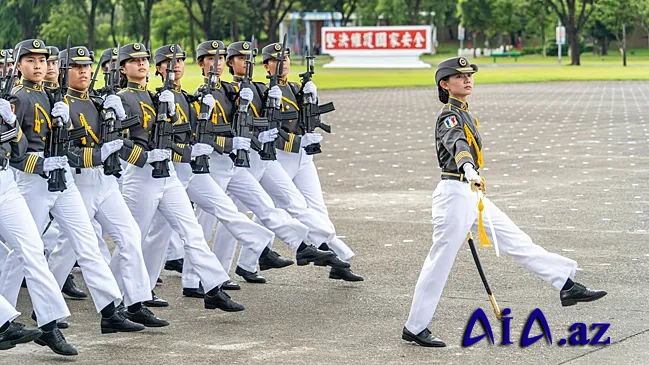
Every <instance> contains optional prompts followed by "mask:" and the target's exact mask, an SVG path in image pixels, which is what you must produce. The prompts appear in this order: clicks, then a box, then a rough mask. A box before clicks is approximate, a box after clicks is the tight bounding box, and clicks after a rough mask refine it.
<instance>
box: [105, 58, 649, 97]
mask: <svg viewBox="0 0 649 365" xmlns="http://www.w3.org/2000/svg"><path fill="white" fill-rule="evenodd" d="M452 56H453V55H452V54H450V53H445V54H440V55H434V56H422V60H423V61H425V62H427V63H430V64H431V65H432V67H431V68H430V69H415V70H413V69H394V70H380V69H327V68H323V67H322V65H323V64H325V63H327V62H328V61H329V60H328V58H327V56H320V57H319V58H318V59H316V65H317V66H316V74H315V75H314V77H313V79H314V81H315V82H316V84H317V85H318V88H319V89H320V90H331V89H353V88H377V87H416V86H431V85H434V83H435V81H434V77H435V67H436V65H437V64H438V63H439V62H440V61H442V60H444V59H446V58H449V57H452ZM472 62H475V63H477V64H478V65H479V66H480V71H479V72H478V73H477V74H476V76H475V78H476V83H482V84H494V83H521V82H545V81H602V80H649V50H631V51H629V55H628V60H627V64H628V66H627V67H623V66H622V59H621V57H620V55H619V53H618V52H614V51H612V52H610V55H608V56H604V57H602V56H599V57H598V56H594V55H592V54H583V55H582V58H581V63H582V66H568V65H567V64H568V63H570V59H569V58H567V57H564V58H563V65H558V64H557V58H556V57H542V56H538V55H528V56H523V57H520V58H519V59H518V61H515V60H514V59H513V58H498V59H497V61H496V63H495V64H494V62H493V59H492V58H488V57H482V58H477V59H472ZM185 67H186V70H185V77H184V78H183V88H184V89H185V90H187V91H190V92H192V91H194V89H196V87H197V86H198V85H199V84H201V83H202V76H201V73H200V72H201V71H200V69H199V68H198V66H197V65H195V64H193V63H192V62H191V61H189V60H188V62H187V63H186V66H185ZM303 70H304V66H303V65H302V61H301V60H300V59H292V66H291V76H289V79H290V80H293V81H299V78H298V76H297V75H298V74H299V73H300V72H303ZM225 72H226V73H227V70H226V71H225ZM153 73H154V71H152V72H151V75H153ZM223 79H224V80H226V81H227V80H231V76H230V75H229V74H226V75H224V76H223ZM254 79H255V80H257V81H264V80H265V71H264V69H263V67H262V66H261V64H258V65H257V66H256V67H255V75H254ZM98 83H99V82H98ZM160 85H161V82H160V78H153V77H152V79H151V82H150V87H151V88H154V87H159V86H160Z"/></svg>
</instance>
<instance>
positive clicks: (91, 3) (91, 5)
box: [74, 0, 111, 50]
mask: <svg viewBox="0 0 649 365" xmlns="http://www.w3.org/2000/svg"><path fill="white" fill-rule="evenodd" d="M74 4H75V5H76V6H77V7H78V8H79V9H81V10H82V11H83V14H84V15H85V17H86V19H87V21H88V25H87V28H86V30H87V31H88V49H93V50H94V49H95V20H96V17H97V10H101V11H110V6H111V3H110V2H106V1H100V0H74Z"/></svg>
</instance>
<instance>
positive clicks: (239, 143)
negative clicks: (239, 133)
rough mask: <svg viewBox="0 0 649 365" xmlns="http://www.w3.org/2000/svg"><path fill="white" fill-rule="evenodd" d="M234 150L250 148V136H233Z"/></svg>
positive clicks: (247, 149)
mask: <svg viewBox="0 0 649 365" xmlns="http://www.w3.org/2000/svg"><path fill="white" fill-rule="evenodd" d="M232 150H233V151H235V150H245V151H249V150H250V138H245V137H234V138H232Z"/></svg>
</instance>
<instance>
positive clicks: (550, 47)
mask: <svg viewBox="0 0 649 365" xmlns="http://www.w3.org/2000/svg"><path fill="white" fill-rule="evenodd" d="M546 44H547V47H546V50H545V52H546V54H547V55H548V56H558V55H559V47H558V46H557V42H556V39H549V40H548V42H547V43H546ZM589 46H590V52H592V51H593V46H592V45H589ZM568 48H569V45H568V44H563V45H561V55H562V56H567V55H568ZM584 52H586V46H585V45H584V42H579V54H582V53H584Z"/></svg>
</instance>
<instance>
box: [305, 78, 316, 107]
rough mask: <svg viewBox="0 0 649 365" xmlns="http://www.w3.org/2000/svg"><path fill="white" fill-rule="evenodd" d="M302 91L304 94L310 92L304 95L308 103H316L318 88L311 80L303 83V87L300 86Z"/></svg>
mask: <svg viewBox="0 0 649 365" xmlns="http://www.w3.org/2000/svg"><path fill="white" fill-rule="evenodd" d="M302 91H303V92H304V94H311V95H309V96H307V97H306V100H305V101H306V102H307V103H310V104H317V103H318V88H317V87H316V86H315V84H314V83H313V81H308V82H307V83H306V84H304V87H303V88H302Z"/></svg>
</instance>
